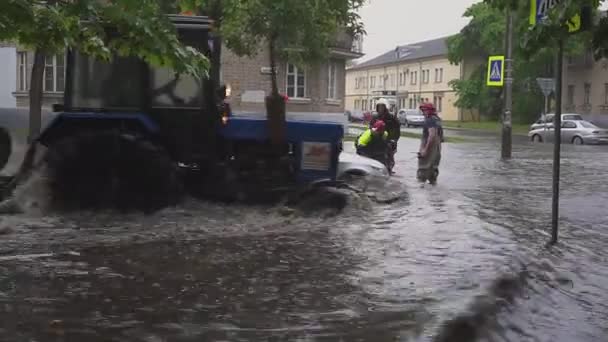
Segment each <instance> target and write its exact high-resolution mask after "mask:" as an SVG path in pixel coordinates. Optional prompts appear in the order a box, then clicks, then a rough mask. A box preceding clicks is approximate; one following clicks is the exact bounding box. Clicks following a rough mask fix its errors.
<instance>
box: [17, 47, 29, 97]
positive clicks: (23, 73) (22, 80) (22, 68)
mask: <svg viewBox="0 0 608 342" xmlns="http://www.w3.org/2000/svg"><path fill="white" fill-rule="evenodd" d="M17 59H18V61H19V75H18V83H19V84H18V86H17V90H18V91H27V90H28V88H27V52H19V53H18V54H17Z"/></svg>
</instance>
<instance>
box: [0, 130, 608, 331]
mask: <svg viewBox="0 0 608 342" xmlns="http://www.w3.org/2000/svg"><path fill="white" fill-rule="evenodd" d="M417 144H418V142H417V141H416V140H412V139H402V141H401V142H400V147H399V155H398V156H397V167H396V171H397V174H396V175H395V177H394V178H393V180H392V181H391V182H392V183H390V184H389V189H390V190H391V191H396V192H398V193H401V192H403V196H402V198H401V199H400V200H398V201H396V202H392V203H391V204H377V203H375V202H373V201H370V200H368V199H366V197H365V196H362V195H361V196H359V195H355V194H353V195H352V196H351V197H350V203H349V206H348V207H347V209H346V210H345V212H344V213H342V214H340V215H338V216H335V217H324V216H323V215H313V216H304V215H299V214H293V213H289V212H284V211H283V210H282V209H281V208H280V207H276V208H267V207H236V206H233V207H224V206H222V205H218V204H212V203H205V202H199V201H188V202H187V203H185V204H183V205H181V206H180V207H178V208H170V209H166V210H164V211H162V212H160V213H157V214H155V215H152V216H143V215H139V214H130V215H118V214H115V213H110V212H104V213H79V214H70V215H63V216H59V215H50V216H48V215H47V216H44V215H41V214H37V213H36V212H35V211H32V212H29V213H28V214H24V215H18V216H3V217H1V218H0V220H1V221H0V233H1V234H2V235H0V322H2V324H1V325H0V340H2V341H4V340H6V341H155V342H156V341H379V342H383V341H565V342H566V341H568V342H570V341H607V340H608V338H607V336H608V328H607V327H608V325H607V324H606V323H607V322H608V304H607V303H608V262H607V259H608V253H607V252H606V248H605V246H607V245H608V234H607V231H608V230H607V229H608V223H607V220H606V212H607V206H608V204H607V203H608V191H607V190H608V183H607V182H606V181H605V176H606V169H605V165H608V152H607V151H608V150H606V149H605V148H602V147H589V146H570V145H565V146H564V147H563V149H564V158H563V162H562V165H563V166H562V175H563V176H562V206H561V208H562V226H561V232H560V233H561V242H560V244H559V245H558V246H556V247H553V248H550V249H548V248H546V247H545V244H546V242H547V241H548V239H549V236H548V231H549V226H550V215H551V214H550V205H551V200H550V198H551V197H550V196H551V187H550V181H551V151H552V148H551V145H543V144H541V145H532V144H528V143H522V144H518V145H516V146H515V148H514V159H513V160H512V161H509V162H501V161H499V160H498V155H499V151H500V149H499V145H498V141H497V139H487V140H483V141H479V142H475V143H460V144H445V145H444V150H443V161H442V166H441V174H440V176H439V184H438V185H437V186H429V185H426V186H421V185H419V184H417V183H416V182H415V180H414V175H415V168H416V165H415V163H416V159H415V154H414V152H415V151H416V150H417ZM349 146H350V144H347V146H346V148H347V149H348V148H349Z"/></svg>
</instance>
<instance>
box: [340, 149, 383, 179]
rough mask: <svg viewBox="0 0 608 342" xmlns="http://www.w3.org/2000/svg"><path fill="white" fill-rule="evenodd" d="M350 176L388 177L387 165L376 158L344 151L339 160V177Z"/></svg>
mask: <svg viewBox="0 0 608 342" xmlns="http://www.w3.org/2000/svg"><path fill="white" fill-rule="evenodd" d="M348 176H372V177H388V176H389V174H388V170H387V169H386V166H384V165H383V164H382V163H380V162H379V161H377V160H375V159H371V158H367V157H363V156H360V155H358V154H355V153H349V152H342V153H340V157H339V161H338V174H337V178H338V179H343V178H345V177H348Z"/></svg>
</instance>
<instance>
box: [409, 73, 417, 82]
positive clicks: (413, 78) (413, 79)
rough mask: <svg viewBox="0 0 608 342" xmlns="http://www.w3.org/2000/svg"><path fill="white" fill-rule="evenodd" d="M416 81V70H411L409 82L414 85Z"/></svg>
mask: <svg viewBox="0 0 608 342" xmlns="http://www.w3.org/2000/svg"><path fill="white" fill-rule="evenodd" d="M417 82H418V71H414V72H412V76H411V77H410V84H411V85H415V84H416V83H417Z"/></svg>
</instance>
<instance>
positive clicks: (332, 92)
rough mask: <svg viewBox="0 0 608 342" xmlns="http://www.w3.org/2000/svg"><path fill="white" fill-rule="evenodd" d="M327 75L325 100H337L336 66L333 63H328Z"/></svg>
mask: <svg viewBox="0 0 608 342" xmlns="http://www.w3.org/2000/svg"><path fill="white" fill-rule="evenodd" d="M327 67H328V75H327V81H328V84H327V98H328V99H337V98H338V96H337V95H338V94H337V88H338V65H337V63H335V62H329V65H328V66H327Z"/></svg>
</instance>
